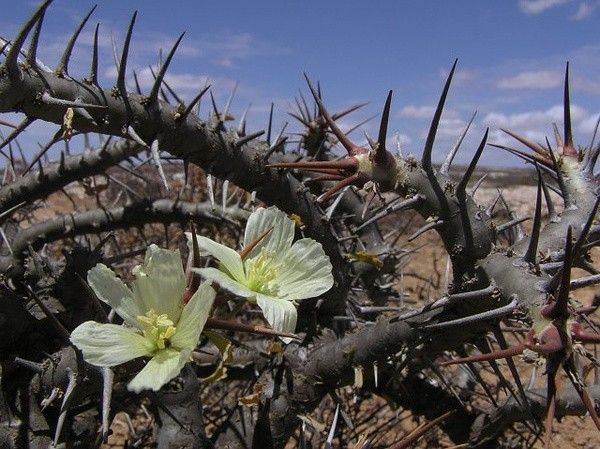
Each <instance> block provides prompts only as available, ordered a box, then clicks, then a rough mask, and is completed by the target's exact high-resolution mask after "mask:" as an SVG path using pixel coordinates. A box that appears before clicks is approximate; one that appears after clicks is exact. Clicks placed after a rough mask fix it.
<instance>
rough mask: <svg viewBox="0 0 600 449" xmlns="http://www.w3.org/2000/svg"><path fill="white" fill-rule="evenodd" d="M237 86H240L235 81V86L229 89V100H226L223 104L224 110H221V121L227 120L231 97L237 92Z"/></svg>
mask: <svg viewBox="0 0 600 449" xmlns="http://www.w3.org/2000/svg"><path fill="white" fill-rule="evenodd" d="M239 84H240V83H239V81H236V82H235V84H234V85H233V88H232V89H231V94H229V98H228V99H227V102H226V103H225V108H223V120H227V114H228V113H229V108H230V107H231V103H232V102H233V97H235V92H236V91H237V88H238V86H239Z"/></svg>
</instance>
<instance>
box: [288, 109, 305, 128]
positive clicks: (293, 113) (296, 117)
mask: <svg viewBox="0 0 600 449" xmlns="http://www.w3.org/2000/svg"><path fill="white" fill-rule="evenodd" d="M288 115H290V116H292V117H294V118H295V119H296V120H298V121H299V122H300V123H302V124H303V125H304V126H306V127H307V128H309V127H310V123H309V122H308V121H307V120H305V119H303V118H302V117H301V116H299V115H298V114H296V113H295V112H288Z"/></svg>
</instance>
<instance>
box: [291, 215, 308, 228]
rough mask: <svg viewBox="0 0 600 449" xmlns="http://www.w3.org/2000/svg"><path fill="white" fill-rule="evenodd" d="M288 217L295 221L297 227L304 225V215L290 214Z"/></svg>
mask: <svg viewBox="0 0 600 449" xmlns="http://www.w3.org/2000/svg"><path fill="white" fill-rule="evenodd" d="M288 217H289V218H290V220H292V221H293V222H294V224H295V225H296V227H297V228H301V227H302V226H304V223H303V222H302V217H300V215H298V214H290V215H288Z"/></svg>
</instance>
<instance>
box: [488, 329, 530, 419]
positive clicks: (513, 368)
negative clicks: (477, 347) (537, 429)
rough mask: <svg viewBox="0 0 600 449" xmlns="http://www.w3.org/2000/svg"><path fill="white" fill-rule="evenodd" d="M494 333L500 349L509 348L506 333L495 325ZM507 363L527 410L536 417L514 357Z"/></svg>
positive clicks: (509, 358) (507, 360)
mask: <svg viewBox="0 0 600 449" xmlns="http://www.w3.org/2000/svg"><path fill="white" fill-rule="evenodd" d="M493 333H494V337H495V338H496V341H498V344H499V345H500V349H508V348H509V346H508V343H507V342H506V338H504V334H503V333H502V331H501V330H500V328H499V327H494V330H493ZM506 363H507V365H508V369H509V370H510V373H511V375H512V377H513V379H514V381H515V384H516V385H517V389H518V390H519V394H520V396H521V400H522V401H523V404H525V406H526V407H527V411H528V413H529V415H530V416H531V417H532V418H534V414H533V411H532V410H531V404H530V402H529V399H528V398H527V394H526V393H525V388H524V386H523V383H522V382H521V376H519V371H518V370H517V366H516V365H515V362H514V360H513V359H512V357H508V358H507V359H506ZM534 419H535V418H534Z"/></svg>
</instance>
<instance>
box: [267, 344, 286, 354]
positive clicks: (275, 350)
mask: <svg viewBox="0 0 600 449" xmlns="http://www.w3.org/2000/svg"><path fill="white" fill-rule="evenodd" d="M265 351H266V352H267V353H268V354H281V353H282V352H283V345H282V344H281V343H280V342H278V341H272V342H270V343H269V344H268V345H267V347H266V348H265Z"/></svg>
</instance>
